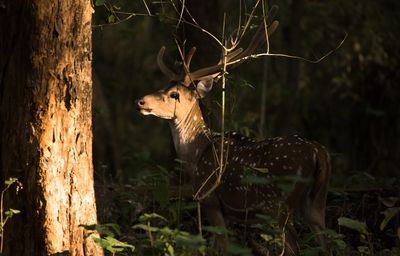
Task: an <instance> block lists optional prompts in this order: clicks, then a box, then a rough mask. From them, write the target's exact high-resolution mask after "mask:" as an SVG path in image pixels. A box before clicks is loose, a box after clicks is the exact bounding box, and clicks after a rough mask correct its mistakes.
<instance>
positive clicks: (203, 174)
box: [194, 133, 321, 216]
mask: <svg viewBox="0 0 400 256" xmlns="http://www.w3.org/2000/svg"><path fill="white" fill-rule="evenodd" d="M224 140H225V143H224V150H225V152H224V163H225V167H224V171H223V176H222V179H221V183H220V185H219V186H218V188H217V189H216V190H215V192H214V196H217V197H218V199H219V200H220V202H221V203H222V206H223V207H224V209H225V211H229V212H231V213H233V214H235V215H238V216H243V214H244V213H246V209H247V213H246V214H250V215H251V213H252V212H260V211H262V212H267V213H269V214H277V212H278V211H280V210H282V209H281V207H285V206H287V204H288V201H289V200H290V198H291V197H293V196H292V195H300V194H306V193H307V191H306V190H307V189H308V188H309V187H310V186H307V184H310V183H312V182H313V180H314V176H315V175H316V172H317V161H318V154H319V152H318V150H319V149H321V148H320V146H319V145H316V143H315V142H311V141H307V140H305V139H303V138H301V137H299V136H297V135H293V136H288V137H284V138H282V137H277V138H269V139H266V140H263V141H256V140H254V139H251V138H248V137H245V136H242V135H240V134H237V133H228V134H226V135H225V139H224ZM219 151H220V137H218V138H214V140H213V143H210V145H209V147H208V148H206V150H205V151H204V152H203V154H202V157H201V158H200V160H199V162H198V165H197V170H196V171H195V175H194V177H195V182H194V183H195V192H196V191H197V190H198V189H199V188H200V187H202V190H201V191H202V193H205V192H207V190H208V189H210V188H211V187H212V185H213V184H214V183H215V180H216V174H217V172H218V161H219V160H218V158H219V156H220V154H219ZM296 203H297V202H296ZM298 203H301V202H298ZM289 204H292V205H290V207H292V208H295V207H296V206H295V205H293V203H289Z"/></svg>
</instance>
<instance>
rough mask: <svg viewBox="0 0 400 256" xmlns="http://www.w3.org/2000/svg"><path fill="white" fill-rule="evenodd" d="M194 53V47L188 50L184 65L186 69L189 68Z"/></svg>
mask: <svg viewBox="0 0 400 256" xmlns="http://www.w3.org/2000/svg"><path fill="white" fill-rule="evenodd" d="M195 52H196V47H192V49H190V51H189V52H188V54H187V55H186V58H185V65H186V67H187V69H189V67H190V62H191V61H192V57H193V55H194V53H195Z"/></svg>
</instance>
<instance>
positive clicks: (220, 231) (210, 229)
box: [203, 226, 229, 235]
mask: <svg viewBox="0 0 400 256" xmlns="http://www.w3.org/2000/svg"><path fill="white" fill-rule="evenodd" d="M203 230H205V231H208V232H210V233H213V234H217V235H225V234H228V233H229V231H228V230H227V229H226V228H224V227H218V226H205V227H203Z"/></svg>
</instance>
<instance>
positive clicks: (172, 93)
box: [169, 92, 179, 101]
mask: <svg viewBox="0 0 400 256" xmlns="http://www.w3.org/2000/svg"><path fill="white" fill-rule="evenodd" d="M169 97H171V98H173V99H176V100H178V101H179V93H178V92H171V93H170V94H169Z"/></svg>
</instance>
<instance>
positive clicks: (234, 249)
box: [228, 243, 253, 256]
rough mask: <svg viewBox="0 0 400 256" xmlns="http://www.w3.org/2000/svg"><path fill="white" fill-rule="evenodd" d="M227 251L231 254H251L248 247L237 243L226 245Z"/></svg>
mask: <svg viewBox="0 0 400 256" xmlns="http://www.w3.org/2000/svg"><path fill="white" fill-rule="evenodd" d="M228 252H229V253H230V254H232V255H249V256H250V255H253V254H252V253H251V250H250V249H249V248H247V247H244V246H242V245H240V244H237V243H230V244H229V246H228Z"/></svg>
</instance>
